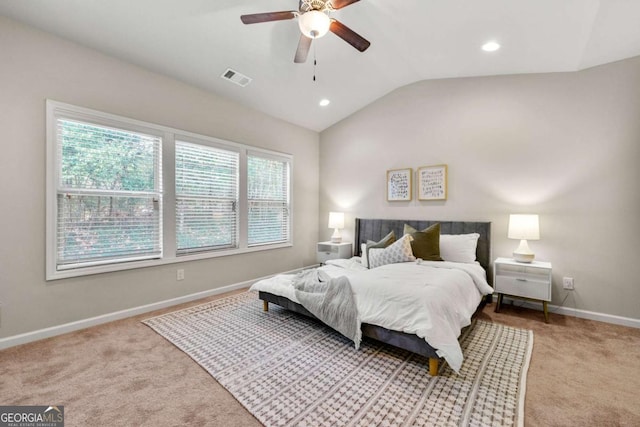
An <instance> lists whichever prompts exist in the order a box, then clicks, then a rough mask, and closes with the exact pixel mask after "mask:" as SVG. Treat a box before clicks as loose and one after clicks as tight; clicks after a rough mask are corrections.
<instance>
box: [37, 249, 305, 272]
mask: <svg viewBox="0 0 640 427" xmlns="http://www.w3.org/2000/svg"><path fill="white" fill-rule="evenodd" d="M292 246H293V244H292V243H290V242H289V243H278V244H273V245H262V246H253V247H250V248H239V249H227V250H223V251H211V252H200V253H195V254H189V255H180V256H175V255H174V256H173V257H171V258H169V257H165V258H159V259H150V260H144V261H129V262H120V263H117V264H106V265H97V266H92V267H80V268H75V269H68V270H55V271H52V272H49V271H47V277H46V280H47V281H50V280H59V279H67V278H71V277H81V276H90V275H94V274H102V273H110V272H114V271H124V270H134V269H138V268H146V267H155V266H159V265H166V264H177V263H182V262H188V261H197V260H202V259H209V258H220V257H225V256H233V255H242V254H246V253H252V252H261V251H268V250H272V249H281V248H289V247H292Z"/></svg>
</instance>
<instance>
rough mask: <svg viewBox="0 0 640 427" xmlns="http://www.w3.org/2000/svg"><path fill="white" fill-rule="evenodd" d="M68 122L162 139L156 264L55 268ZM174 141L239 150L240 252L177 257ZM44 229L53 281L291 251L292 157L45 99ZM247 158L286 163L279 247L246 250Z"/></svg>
mask: <svg viewBox="0 0 640 427" xmlns="http://www.w3.org/2000/svg"><path fill="white" fill-rule="evenodd" d="M58 118H69V119H73V120H78V121H83V122H88V123H95V124H97V125H103V126H109V127H113V128H116V129H123V130H130V131H134V132H142V133H147V134H150V135H154V136H159V137H160V138H161V147H160V153H161V159H160V162H159V163H160V164H161V170H160V176H161V179H162V188H163V191H162V197H161V200H162V207H161V213H160V215H161V216H160V225H161V241H160V245H161V248H162V250H161V253H160V257H159V258H156V259H145V260H131V261H126V262H117V263H98V265H91V266H82V267H77V268H67V269H59V268H58V267H57V265H56V264H57V263H56V261H57V260H56V250H57V221H58V218H57V182H58V181H57V179H58V166H57V162H58V153H57V146H58V140H57V134H56V128H57V124H56V123H57V119H58ZM176 140H180V141H184V142H188V143H192V144H202V145H208V146H211V147H214V148H222V149H225V150H231V151H238V152H239V154H240V165H239V189H238V194H239V206H238V209H239V214H238V231H237V233H238V247H237V248H228V249H215V250H211V251H199V252H194V253H190V254H180V255H178V254H177V251H176V235H177V234H176V195H175V147H176ZM46 150H47V151H46V227H45V245H46V250H45V259H46V261H45V263H46V268H45V274H46V278H45V279H46V280H47V281H49V280H57V279H64V278H69V277H78V276H86V275H92V274H100V273H107V272H113V271H122V270H131V269H138V268H145V267H153V266H159V265H165V264H173V263H182V262H187V261H193V260H201V259H207V258H217V257H223V256H232V255H239V254H244V253H251V252H259V251H265V250H272V249H278V248H286V247H291V246H293V224H294V218H293V216H294V211H293V203H294V198H293V173H294V158H293V155H291V154H286V153H281V152H277V151H273V150H267V149H263V148H259V147H255V146H250V145H246V144H240V143H237V142H232V141H227V140H223V139H219V138H214V137H210V136H206V135H201V134H196V133H192V132H187V131H184V130H180V129H175V128H171V127H167V126H163V125H158V124H154V123H149V122H144V121H140V120H135V119H130V118H127V117H123V116H119V115H115V114H110V113H104V112H101V111H97V110H92V109H89V108H84V107H78V106H75V105H71V104H66V103H62V102H58V101H54V100H50V99H47V100H46ZM249 153H261V154H263V155H265V156H269V157H272V158H276V159H281V160H283V161H287V162H288V163H289V200H290V202H289V206H290V211H289V217H288V220H289V240H288V241H286V242H281V243H274V244H264V245H258V246H248V244H247V240H248V201H247V179H248V178H247V156H248V154H249Z"/></svg>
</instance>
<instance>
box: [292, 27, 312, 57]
mask: <svg viewBox="0 0 640 427" xmlns="http://www.w3.org/2000/svg"><path fill="white" fill-rule="evenodd" d="M312 41H313V39H311V38H309V37H307V36H305V35H304V34H300V41H299V42H298V49H297V50H296V56H295V58H293V62H295V63H296V64H302V63H304V62H307V56H309V49H310V48H311V42H312Z"/></svg>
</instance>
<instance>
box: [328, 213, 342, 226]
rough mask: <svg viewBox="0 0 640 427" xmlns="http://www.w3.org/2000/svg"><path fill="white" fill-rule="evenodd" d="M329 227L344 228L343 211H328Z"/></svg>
mask: <svg viewBox="0 0 640 427" xmlns="http://www.w3.org/2000/svg"><path fill="white" fill-rule="evenodd" d="M329 228H334V229H335V228H337V229H340V228H344V213H343V212H329Z"/></svg>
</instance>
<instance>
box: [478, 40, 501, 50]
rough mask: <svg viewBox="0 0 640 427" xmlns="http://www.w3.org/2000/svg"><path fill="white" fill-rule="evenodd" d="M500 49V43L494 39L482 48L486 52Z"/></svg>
mask: <svg viewBox="0 0 640 427" xmlns="http://www.w3.org/2000/svg"><path fill="white" fill-rule="evenodd" d="M498 49H500V44H498V43H497V42H494V41H491V42H487V43H485V44H483V45H482V50H484V51H485V52H495V51H496V50H498Z"/></svg>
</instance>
